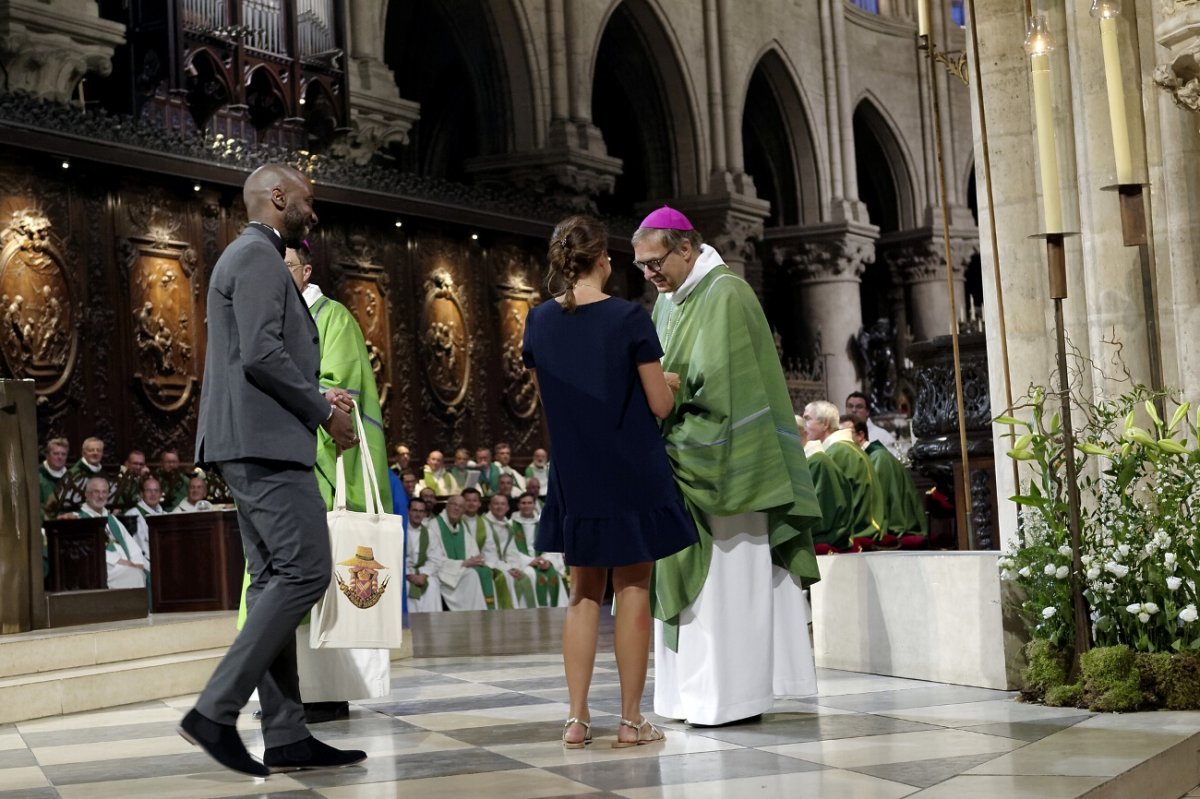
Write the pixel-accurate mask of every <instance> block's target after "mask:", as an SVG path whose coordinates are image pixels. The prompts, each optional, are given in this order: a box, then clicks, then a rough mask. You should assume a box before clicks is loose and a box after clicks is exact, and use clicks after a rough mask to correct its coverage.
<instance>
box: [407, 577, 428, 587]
mask: <svg viewBox="0 0 1200 799" xmlns="http://www.w3.org/2000/svg"><path fill="white" fill-rule="evenodd" d="M408 581H409V582H410V583H412V584H413V585H416V586H423V585H427V584H428V583H429V575H428V574H410V575H408Z"/></svg>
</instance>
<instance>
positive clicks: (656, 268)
mask: <svg viewBox="0 0 1200 799" xmlns="http://www.w3.org/2000/svg"><path fill="white" fill-rule="evenodd" d="M673 252H675V251H674V250H668V251H667V253H666V254H665V255H663V256H662V257H661V258H651V259H650V260H648V261H634V262H633V268H634V269H636V270H638V271H639V272H645V271H646V270H647V269H649V270H650V271H651V272H654V273H655V274H658V273H659V272H661V271H662V268H663V262H664V261H666V260H667V259H668V258H670V257H671V254H672V253H673Z"/></svg>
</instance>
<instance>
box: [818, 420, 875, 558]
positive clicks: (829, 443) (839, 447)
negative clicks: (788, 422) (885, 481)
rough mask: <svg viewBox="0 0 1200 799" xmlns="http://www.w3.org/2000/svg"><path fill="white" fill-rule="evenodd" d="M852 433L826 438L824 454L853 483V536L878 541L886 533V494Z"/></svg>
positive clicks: (842, 433) (851, 525)
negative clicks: (884, 496) (880, 487)
mask: <svg viewBox="0 0 1200 799" xmlns="http://www.w3.org/2000/svg"><path fill="white" fill-rule="evenodd" d="M850 435H851V433H850V431H849V430H837V431H835V432H834V433H832V434H831V435H830V436H829V437H828V438H826V439H825V441H824V444H825V454H826V455H828V456H829V459H830V460H831V461H833V462H834V463H835V464H836V465H837V467H838V468H839V469H840V470H841V471H842V474H844V475H845V476H846V480H847V481H849V483H850V494H849V500H850V502H849V504H850V535H852V536H854V537H855V538H859V537H866V538H878V537H879V536H880V534H881V533H882V532H883V524H882V523H881V522H880V520H881V519H882V518H883V492H881V491H880V490H879V485H878V483H876V482H875V470H874V469H872V468H871V461H870V460H869V459H868V458H867V453H865V452H863V451H862V449H861V448H860V447H859V446H858V444H856V443H854V440H853V439H852V438H849V436H850Z"/></svg>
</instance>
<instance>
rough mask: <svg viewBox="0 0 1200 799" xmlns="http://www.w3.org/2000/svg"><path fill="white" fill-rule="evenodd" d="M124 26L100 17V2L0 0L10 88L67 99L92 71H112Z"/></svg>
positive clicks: (2, 60)
mask: <svg viewBox="0 0 1200 799" xmlns="http://www.w3.org/2000/svg"><path fill="white" fill-rule="evenodd" d="M124 41H125V26H124V25H123V24H122V23H120V22H110V21H109V20H106V19H100V13H99V9H98V8H97V4H96V2H95V0H56V2H54V3H46V2H44V0H0V68H2V69H3V71H4V75H5V79H6V82H7V86H6V88H7V90H8V91H10V92H17V91H24V92H29V93H30V94H32V95H34V96H35V97H39V98H41V99H44V100H51V101H53V102H56V103H65V102H68V101H70V100H71V99H73V97H74V95H75V91H76V87H77V86H78V85H79V81H80V80H81V79H82V78H83V76H84V75H85V74H86V73H88V72H95V73H97V74H99V75H108V74H109V73H111V72H112V54H113V51H114V50H116V49H117V47H118V46H120V45H121V44H122V43H124Z"/></svg>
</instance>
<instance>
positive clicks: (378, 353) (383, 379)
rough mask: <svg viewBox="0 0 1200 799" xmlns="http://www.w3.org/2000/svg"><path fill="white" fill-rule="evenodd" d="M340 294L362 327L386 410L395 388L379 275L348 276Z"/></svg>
mask: <svg viewBox="0 0 1200 799" xmlns="http://www.w3.org/2000/svg"><path fill="white" fill-rule="evenodd" d="M340 295H341V299H342V302H343V303H344V304H345V306H346V307H347V308H348V309H349V310H350V313H351V314H353V315H354V318H355V319H356V320H358V326H359V327H360V328H362V334H363V341H364V343H365V344H366V345H367V356H368V357H369V358H370V361H371V371H372V372H373V373H374V374H375V387H376V388H377V389H378V391H379V405H380V407H382V408H386V407H387V400H388V393H389V391H390V389H391V386H392V375H391V372H392V367H391V364H392V353H391V348H392V345H391V333H390V331H389V330H388V327H389V325H388V314H387V307H388V303H387V300H386V298H385V296H384V293H383V288H382V287H381V286H380V282H379V275H377V274H353V275H349V276H347V277H345V278H344V279H343V280H342V285H341V291H340Z"/></svg>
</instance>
